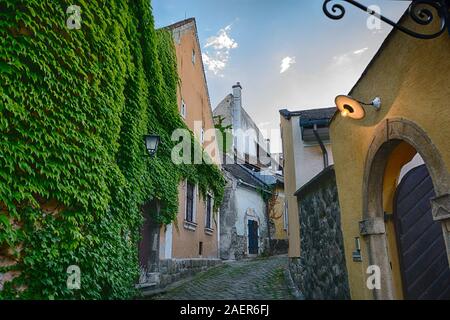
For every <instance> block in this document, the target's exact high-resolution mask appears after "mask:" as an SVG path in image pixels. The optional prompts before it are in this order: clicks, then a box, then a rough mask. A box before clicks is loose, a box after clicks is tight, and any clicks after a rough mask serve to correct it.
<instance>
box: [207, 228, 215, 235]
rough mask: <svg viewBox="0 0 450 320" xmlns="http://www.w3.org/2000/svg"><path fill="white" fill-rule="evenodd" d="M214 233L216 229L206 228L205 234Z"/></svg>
mask: <svg viewBox="0 0 450 320" xmlns="http://www.w3.org/2000/svg"><path fill="white" fill-rule="evenodd" d="M213 233H214V229H211V228H205V234H207V235H208V236H212V235H213Z"/></svg>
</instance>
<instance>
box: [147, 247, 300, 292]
mask: <svg viewBox="0 0 450 320" xmlns="http://www.w3.org/2000/svg"><path fill="white" fill-rule="evenodd" d="M287 262H288V261H287V257H286V256H276V257H270V258H259V259H254V260H241V261H233V262H225V263H224V264H222V265H220V266H217V267H215V268H212V269H210V270H208V271H206V272H203V273H200V274H197V275H196V276H194V277H193V278H192V279H190V280H188V281H185V282H183V284H181V285H179V286H176V287H174V288H171V289H169V290H168V291H167V292H165V293H163V294H160V295H158V296H153V297H151V298H150V299H155V300H211V299H213V300H293V299H295V295H294V293H293V292H292V291H291V289H290V286H289V282H288V281H287V278H286V270H287Z"/></svg>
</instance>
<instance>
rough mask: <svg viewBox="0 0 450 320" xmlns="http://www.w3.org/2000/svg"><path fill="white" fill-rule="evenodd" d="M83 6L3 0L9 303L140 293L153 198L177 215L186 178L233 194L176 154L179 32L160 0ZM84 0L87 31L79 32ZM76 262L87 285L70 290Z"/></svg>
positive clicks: (0, 230)
mask: <svg viewBox="0 0 450 320" xmlns="http://www.w3.org/2000/svg"><path fill="white" fill-rule="evenodd" d="M72 2H73V1H67V0H63V1H40V0H27V1H17V0H0V18H1V19H0V38H1V39H2V45H1V46H0V84H1V86H0V256H6V255H8V256H11V257H10V258H11V259H13V261H14V264H12V265H9V266H8V267H0V273H4V272H10V271H18V272H20V274H19V276H18V277H16V278H15V279H14V280H13V281H11V282H8V283H6V284H5V286H4V290H3V291H0V299H5V298H21V299H126V298H131V297H133V296H134V295H135V294H136V292H135V289H134V283H135V281H136V279H137V278H138V275H139V268H138V267H139V266H138V258H137V244H138V242H139V240H140V228H141V226H142V222H143V218H142V213H141V207H142V205H143V204H144V203H145V202H146V201H148V200H150V199H152V198H156V199H159V200H160V201H161V207H162V210H161V212H160V214H159V216H158V217H156V218H157V220H158V221H159V222H161V223H170V222H171V221H173V219H174V218H175V217H176V214H177V212H178V185H179V183H180V181H181V180H182V179H189V180H191V181H193V182H196V183H198V184H199V187H200V190H201V191H202V192H203V193H206V192H207V191H212V192H213V193H214V194H215V198H216V200H215V204H216V205H220V202H221V199H222V197H223V188H224V180H223V177H222V173H221V171H220V169H219V168H218V167H216V166H213V165H196V166H188V165H182V166H176V165H174V164H173V163H172V162H171V159H170V151H171V148H172V147H173V142H172V141H171V140H170V137H171V133H172V131H173V130H174V129H176V128H186V126H185V124H184V122H183V121H182V119H181V118H180V116H179V114H178V107H177V96H176V92H177V86H178V83H179V79H178V75H177V66H176V57H175V49H174V45H173V41H172V36H171V34H170V33H168V32H166V31H156V30H155V29H154V23H153V17H152V13H151V8H150V6H149V1H148V0H137V1H126V0H111V1H104V0H90V1H85V0H78V1H76V2H77V3H72ZM72 4H76V5H79V6H80V7H81V11H82V13H81V14H82V24H81V28H80V29H79V30H77V29H74V30H68V29H67V26H66V20H67V18H68V16H67V14H66V9H67V7H68V6H70V5H72ZM150 132H151V133H157V134H159V135H160V136H161V137H162V144H161V147H160V149H159V150H158V155H157V157H156V158H153V159H149V158H146V157H144V156H143V155H144V154H145V147H144V145H143V141H142V135H143V134H146V133H150ZM193 143H196V142H193ZM54 203H56V204H57V206H56V207H55V206H54V205H53V204H54ZM50 204H52V205H50ZM70 265H78V266H79V267H80V269H81V274H82V278H81V289H80V290H69V289H68V288H67V286H66V280H67V274H66V270H67V267H68V266H70ZM21 287H22V289H24V290H21Z"/></svg>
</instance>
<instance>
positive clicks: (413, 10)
mask: <svg viewBox="0 0 450 320" xmlns="http://www.w3.org/2000/svg"><path fill="white" fill-rule="evenodd" d="M337 1H341V2H347V3H349V4H351V5H353V6H355V7H357V8H359V9H361V10H363V11H366V12H367V13H368V14H370V15H373V16H375V17H376V18H378V19H380V20H381V21H383V22H385V23H387V24H389V25H391V26H392V27H394V28H395V29H398V30H400V31H401V32H403V33H406V34H407V35H409V36H412V37H414V38H418V39H434V38H437V37H439V36H440V35H441V34H443V33H444V32H445V31H446V30H447V31H448V33H449V36H450V0H412V2H411V4H410V5H409V8H408V14H409V16H410V17H411V18H412V19H413V21H414V22H415V23H417V24H419V25H422V26H426V25H430V24H431V23H432V22H433V21H434V19H435V13H437V15H438V17H439V22H440V24H439V25H440V27H439V30H438V31H435V32H434V33H419V32H416V31H413V30H411V29H408V28H406V27H404V26H401V25H399V24H397V23H396V22H394V21H392V20H390V19H388V18H386V17H384V16H383V15H381V14H379V13H378V12H375V11H374V10H372V9H369V8H368V7H366V6H365V5H362V4H361V3H359V2H358V1H354V0H325V1H324V3H323V12H324V13H325V15H326V16H327V17H328V18H330V19H333V20H340V19H342V18H343V17H344V16H345V13H346V11H345V7H344V6H343V5H342V4H341V3H334V4H332V5H331V6H329V4H330V3H331V2H337ZM432 9H434V11H435V12H433V10H432Z"/></svg>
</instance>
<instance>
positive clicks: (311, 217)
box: [289, 166, 350, 299]
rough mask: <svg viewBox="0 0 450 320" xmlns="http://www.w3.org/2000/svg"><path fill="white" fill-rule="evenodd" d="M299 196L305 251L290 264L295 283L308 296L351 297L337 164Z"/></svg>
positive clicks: (301, 231)
mask: <svg viewBox="0 0 450 320" xmlns="http://www.w3.org/2000/svg"><path fill="white" fill-rule="evenodd" d="M296 196H297V199H298V204H299V205H298V207H299V221H300V239H301V240H300V246H301V253H300V258H292V259H290V263H289V265H290V272H291V276H292V278H293V279H294V282H295V283H296V285H297V286H298V287H299V289H300V291H301V292H302V294H303V295H304V296H305V298H306V299H349V298H350V290H349V285H348V276H347V268H346V264H345V255H344V245H343V237H342V231H341V218H340V208H339V199H338V192H337V187H336V177H335V173H334V167H333V166H330V167H328V168H327V169H325V170H324V171H322V172H321V173H320V174H319V175H317V176H316V177H314V178H313V179H312V180H311V181H310V182H308V183H307V184H306V185H304V186H303V187H302V188H301V189H300V190H299V191H297V193H296Z"/></svg>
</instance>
